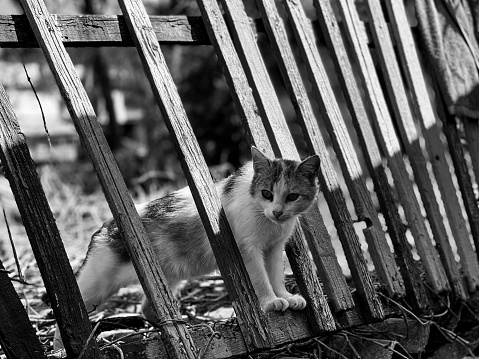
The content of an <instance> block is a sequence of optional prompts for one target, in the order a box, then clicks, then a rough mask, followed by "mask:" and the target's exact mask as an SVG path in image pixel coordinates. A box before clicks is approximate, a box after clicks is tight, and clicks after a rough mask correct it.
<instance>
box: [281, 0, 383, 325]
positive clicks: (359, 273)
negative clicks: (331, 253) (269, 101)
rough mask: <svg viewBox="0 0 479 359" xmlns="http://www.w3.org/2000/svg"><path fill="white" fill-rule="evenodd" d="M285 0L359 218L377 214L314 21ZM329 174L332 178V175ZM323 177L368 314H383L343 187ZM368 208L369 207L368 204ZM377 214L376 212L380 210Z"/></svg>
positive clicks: (340, 235)
mask: <svg viewBox="0 0 479 359" xmlns="http://www.w3.org/2000/svg"><path fill="white" fill-rule="evenodd" d="M283 3H284V4H285V7H286V12H287V14H288V17H289V19H290V21H291V25H292V28H293V33H294V35H295V37H296V42H297V44H298V47H299V50H300V52H301V55H302V58H303V61H304V63H305V66H306V69H307V71H308V74H309V77H310V79H311V83H312V85H313V89H314V91H315V95H316V98H317V99H318V104H319V107H320V111H321V115H322V117H323V118H324V120H325V122H326V126H327V128H328V132H329V134H330V137H331V140H332V142H333V147H334V150H335V152H336V153H337V154H338V159H339V161H340V163H341V168H342V170H343V173H344V175H345V178H346V181H347V184H348V188H349V189H350V191H351V189H353V190H356V191H357V192H356V194H357V196H358V197H356V198H355V199H356V201H355V207H356V212H357V213H358V215H361V216H362V217H360V218H359V219H360V220H364V219H366V218H370V217H369V216H370V215H371V216H372V215H374V212H375V211H373V210H372V211H371V212H369V213H368V215H367V216H365V215H364V214H365V213H366V209H365V208H364V207H365V206H366V203H368V202H371V198H370V196H369V193H367V190H366V186H365V184H364V180H363V179H362V174H361V170H360V168H359V162H358V159H357V157H356V153H355V151H354V147H353V146H352V143H351V139H350V137H349V134H348V132H347V129H346V126H345V124H344V121H343V119H342V117H341V115H340V113H339V108H338V105H337V103H336V100H335V98H334V95H333V91H332V88H331V85H330V84H329V80H328V77H327V75H326V72H325V69H324V67H323V65H322V61H321V59H320V57H319V52H318V49H317V47H316V39H315V37H314V34H313V32H312V28H311V25H310V23H309V22H308V20H307V18H306V15H305V13H304V10H303V8H302V5H301V4H300V3H299V2H297V1H294V0H284V1H283ZM330 178H332V176H331V177H330ZM320 179H321V185H322V187H323V188H328V191H325V193H324V194H325V198H326V200H328V203H330V202H336V203H337V205H336V206H334V207H332V206H331V207H330V210H331V214H332V216H333V219H334V222H335V226H336V229H337V231H338V235H339V238H340V240H341V243H342V245H343V249H344V252H345V254H346V258H347V260H348V263H349V267H350V270H351V274H352V276H353V279H354V283H355V285H356V289H357V290H358V292H359V293H360V295H361V299H362V300H363V305H364V309H366V313H367V314H366V315H367V316H369V317H371V318H382V316H383V310H382V307H381V304H380V302H379V300H378V298H377V294H376V292H375V289H374V286H373V284H372V280H371V277H370V276H369V273H368V270H367V267H366V264H365V260H364V257H363V255H362V252H361V248H360V245H359V240H358V237H357V234H356V232H355V231H354V227H353V226H352V221H351V217H350V215H349V213H348V212H347V210H346V204H345V201H344V198H343V196H342V193H341V189H340V187H339V185H338V184H337V183H328V182H326V181H325V178H323V177H322V176H321V177H320ZM353 200H354V199H353ZM335 208H338V209H339V210H341V212H339V211H336V210H335ZM367 208H369V209H370V207H369V206H368V207H367ZM375 215H376V216H377V214H375Z"/></svg>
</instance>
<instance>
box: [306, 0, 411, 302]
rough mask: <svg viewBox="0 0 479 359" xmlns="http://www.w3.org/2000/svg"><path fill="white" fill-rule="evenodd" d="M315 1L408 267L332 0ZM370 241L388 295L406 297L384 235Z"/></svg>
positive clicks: (381, 199)
mask: <svg viewBox="0 0 479 359" xmlns="http://www.w3.org/2000/svg"><path fill="white" fill-rule="evenodd" d="M313 4H314V6H315V8H316V13H317V15H318V19H319V24H320V26H321V29H322V36H323V37H324V38H325V39H326V43H327V45H328V47H329V49H330V51H331V55H332V57H333V60H334V63H335V66H336V69H337V72H338V73H339V74H340V76H339V81H340V83H341V85H342V88H343V89H344V91H343V93H344V95H345V98H346V101H347V103H348V107H349V109H350V113H351V116H352V119H353V124H354V126H355V128H356V133H357V135H358V139H359V142H360V146H361V149H362V150H363V154H364V159H365V161H366V164H367V166H368V169H369V172H370V175H371V178H372V180H373V183H374V188H375V190H376V193H377V195H378V199H379V202H380V205H381V208H382V209H383V214H384V216H385V219H386V223H387V225H388V229H389V234H390V236H391V241H392V242H393V245H394V247H395V249H396V257H397V259H398V262H399V263H400V265H401V264H402V267H403V268H404V269H406V268H407V265H404V263H406V262H409V263H411V260H412V256H411V253H410V251H404V250H401V248H405V247H407V245H406V244H407V239H406V236H405V230H404V227H403V225H402V221H401V217H400V216H399V213H398V210H397V206H396V203H395V201H394V197H393V194H392V190H391V187H390V186H389V184H388V180H387V176H386V173H385V169H384V166H383V164H382V159H381V155H380V152H379V147H378V145H377V142H376V141H375V137H374V134H373V130H372V127H371V124H370V123H369V119H368V117H367V113H366V109H365V107H364V103H363V99H362V98H361V94H360V91H359V88H358V85H357V82H356V79H355V76H354V73H353V69H352V65H351V62H350V60H349V57H348V54H347V51H346V47H345V45H344V41H343V37H342V35H341V32H340V30H339V24H338V23H337V22H336V18H335V15H334V12H333V9H332V7H331V4H330V2H329V0H314V1H313ZM371 219H372V221H373V227H372V228H371V230H376V231H378V230H381V223H380V222H379V220H378V218H377V217H375V216H373V217H372V218H371ZM381 232H382V230H381ZM368 237H370V236H367V237H366V239H368ZM371 242H373V243H371ZM368 244H369V246H368V248H369V250H370V251H371V256H372V258H373V261H374V264H375V268H376V271H377V272H378V275H379V276H380V279H382V283H383V285H385V286H386V289H387V290H388V293H389V295H390V296H392V297H394V296H398V297H403V296H404V295H405V290H404V283H403V280H402V277H401V274H399V270H398V267H397V266H396V264H395V263H396V262H395V261H394V257H393V255H392V254H391V253H390V249H389V246H388V244H387V242H386V240H385V238H384V235H383V236H381V235H376V236H375V237H373V238H369V242H368ZM377 262H379V263H381V264H382V265H380V266H378V265H377V264H376V263H377ZM402 275H403V276H404V277H406V278H404V280H405V281H411V280H414V279H413V278H411V277H410V276H409V273H408V272H407V271H403V272H402ZM407 277H409V278H407Z"/></svg>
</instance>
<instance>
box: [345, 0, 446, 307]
mask: <svg viewBox="0 0 479 359" xmlns="http://www.w3.org/2000/svg"><path fill="white" fill-rule="evenodd" d="M338 5H339V6H338V9H339V11H340V14H341V17H342V19H343V23H344V26H345V29H346V31H345V33H346V36H347V38H348V40H349V43H350V45H351V50H352V51H351V53H352V56H353V58H354V59H355V60H356V63H357V64H358V69H359V75H360V77H361V80H362V83H363V88H364V90H365V93H366V96H365V98H366V99H367V101H368V105H369V106H370V108H371V111H370V113H371V120H372V124H373V127H374V130H375V135H376V137H377V139H378V141H379V145H380V147H381V150H382V151H383V153H385V154H386V156H387V159H388V168H389V169H390V170H391V173H392V176H393V179H394V185H395V188H396V190H397V192H398V194H399V201H400V203H401V204H402V206H403V207H404V208H405V211H404V213H405V216H406V220H407V222H408V228H409V229H410V230H411V233H412V235H413V237H414V240H415V243H416V245H417V247H418V250H419V253H420V255H421V258H422V263H423V266H424V269H425V271H426V274H427V279H428V281H429V282H430V283H434V284H433V285H434V286H435V288H439V289H441V290H446V289H447V288H448V286H447V282H446V281H445V279H446V278H445V273H444V270H443V268H442V266H441V264H440V261H439V258H438V256H437V253H436V252H435V249H434V248H433V246H432V243H431V240H430V238H429V236H428V235H427V233H428V232H427V228H426V225H425V223H424V218H423V216H422V213H421V208H420V205H419V202H418V199H417V198H416V196H415V194H414V187H413V182H412V181H411V179H410V178H409V173H408V171H407V169H406V166H405V163H404V159H403V157H402V153H401V146H400V144H399V140H398V137H397V135H396V132H395V129H394V124H393V122H392V118H391V115H390V113H389V111H388V105H387V103H386V99H385V97H384V96H385V95H384V93H383V91H382V90H381V84H380V83H379V79H378V75H377V73H376V69H375V66H374V62H373V59H372V56H371V53H370V51H369V48H368V45H367V41H366V34H365V33H364V29H363V27H362V25H361V23H360V20H359V17H358V14H357V12H356V9H355V8H354V7H353V6H351V4H350V3H349V2H347V1H346V0H340V1H339V2H338ZM402 250H404V251H410V248H409V245H408V244H404V247H403V248H402ZM404 258H405V257H404ZM401 268H403V270H406V271H407V272H409V273H410V275H411V276H413V278H411V280H410V281H407V282H406V283H405V284H406V290H407V293H408V301H410V303H411V305H413V306H415V307H417V308H426V307H427V305H428V303H427V298H426V295H425V291H424V288H423V287H422V285H421V280H420V277H419V272H418V267H417V265H416V264H415V263H414V261H412V259H411V258H409V259H408V260H407V261H405V262H404V263H403V264H402V266H401ZM413 293H414V294H413Z"/></svg>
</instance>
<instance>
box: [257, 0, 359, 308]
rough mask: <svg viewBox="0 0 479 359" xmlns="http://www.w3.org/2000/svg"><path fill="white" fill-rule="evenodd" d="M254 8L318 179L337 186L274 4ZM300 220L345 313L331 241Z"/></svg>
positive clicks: (343, 286)
mask: <svg viewBox="0 0 479 359" xmlns="http://www.w3.org/2000/svg"><path fill="white" fill-rule="evenodd" d="M257 4H258V7H259V9H260V11H261V14H262V19H263V23H264V25H265V28H266V31H267V33H268V36H269V39H270V42H271V44H272V47H273V50H274V51H275V54H276V58H277V59H278V64H279V67H280V70H281V74H282V76H283V80H284V82H285V84H286V87H287V89H288V91H289V93H290V96H291V98H292V101H293V104H294V107H295V110H296V113H297V116H298V118H299V119H300V122H301V124H302V126H303V128H304V130H303V133H304V135H305V138H306V140H307V141H308V146H309V149H310V151H311V152H314V153H318V154H319V156H320V157H321V176H323V177H325V178H326V179H325V182H328V183H335V184H338V183H339V181H338V179H337V176H336V172H335V171H334V168H333V165H332V163H331V160H330V158H329V154H328V152H327V149H326V146H325V144H324V141H323V139H322V136H321V133H320V130H319V126H318V124H317V120H316V117H315V116H314V113H313V110H312V108H311V104H310V102H309V100H308V95H307V93H306V89H305V88H304V85H303V83H302V80H301V75H300V73H299V70H298V67H297V65H296V61H295V59H294V56H293V52H292V49H291V46H290V45H289V41H288V37H287V35H286V29H285V26H284V23H283V19H281V17H280V16H279V13H278V10H277V8H276V4H275V2H274V0H258V1H257ZM330 177H331V178H330ZM329 188H330V187H324V186H323V188H322V190H323V191H324V190H329ZM335 204H336V202H332V203H331V204H330V206H334V205H335ZM303 220H304V221H306V222H307V229H306V230H305V231H304V233H305V235H306V238H307V240H308V245H309V248H310V250H311V253H312V255H313V259H314V261H315V264H316V267H317V268H318V270H319V272H320V276H321V278H323V280H324V283H325V288H326V293H327V295H328V296H329V298H331V300H332V302H333V306H334V308H335V310H337V311H339V310H346V309H349V308H352V307H354V301H353V298H352V296H351V293H350V290H349V287H348V285H347V283H346V281H345V278H344V275H343V273H342V270H341V267H340V266H339V263H338V261H337V258H336V255H335V252H334V248H333V247H332V243H331V238H330V236H329V233H327V230H326V228H325V226H324V223H323V222H322V221H318V220H316V219H315V218H312V217H311V218H310V216H308V215H307V216H305V217H304V218H303Z"/></svg>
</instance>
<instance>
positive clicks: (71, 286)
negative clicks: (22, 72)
mask: <svg viewBox="0 0 479 359" xmlns="http://www.w3.org/2000/svg"><path fill="white" fill-rule="evenodd" d="M0 147H1V151H0V158H1V160H2V164H3V166H4V169H5V176H6V178H7V179H8V181H9V182H10V187H11V188H12V192H13V194H14V196H15V200H16V202H17V205H18V208H19V211H20V214H21V216H22V220H23V224H24V226H25V230H26V232H27V235H28V239H29V240H30V244H31V247H32V250H33V253H34V255H35V259H36V261H37V265H38V268H39V269H40V273H41V275H42V278H43V282H44V284H45V288H46V290H47V293H48V295H49V297H50V300H51V305H52V309H53V312H54V314H55V318H56V320H57V323H58V325H59V327H60V330H61V332H62V337H63V340H64V344H65V349H66V351H67V353H68V354H69V355H72V356H75V357H76V356H78V355H79V354H80V353H81V352H82V350H83V348H84V347H85V345H86V343H87V340H88V337H89V335H90V332H91V330H92V328H91V325H90V322H89V320H88V314H87V312H86V309H85V306H84V304H83V301H82V300H81V294H80V290H79V289H78V285H77V283H76V281H75V276H74V275H73V271H72V268H71V266H70V262H69V260H68V257H67V254H66V252H65V248H64V247H63V244H62V240H61V238H60V233H59V231H58V227H57V226H56V224H55V218H54V217H53V214H52V211H51V210H50V207H49V205H48V201H47V198H46V197H45V193H44V192H43V190H42V186H41V184H40V179H39V178H38V175H37V172H36V170H35V164H34V163H33V160H32V158H31V157H30V152H29V150H28V147H27V143H26V140H25V136H24V135H23V133H22V132H21V130H20V127H19V124H18V122H17V119H16V117H15V114H14V112H13V109H12V106H11V104H10V101H9V100H8V98H7V94H6V93H5V89H4V88H3V86H2V85H0ZM2 278H3V280H5V278H4V276H3V275H2ZM1 288H2V292H5V295H7V290H8V286H3V285H2V287H1ZM17 299H18V297H17ZM15 303H16V302H15V300H13V301H12V303H9V309H8V312H9V313H10V311H11V310H15V311H17V310H18V308H15V307H14V306H15ZM2 309H6V308H3V306H2ZM22 309H23V308H22ZM22 315H25V316H26V314H25V313H23V314H22V313H18V320H20V318H22ZM7 317H8V316H7ZM7 317H3V316H2V325H3V324H5V325H7V324H8V321H7V320H6V319H4V318H7ZM12 330H14V329H12ZM11 334H14V332H12V333H10V335H11ZM31 334H32V333H30V332H29V330H26V333H25V339H27V338H30V337H31ZM33 334H35V333H33ZM6 339H7V340H10V339H9V338H8V337H7V338H6ZM18 340H20V338H19V339H18ZM32 340H33V339H32ZM32 343H35V341H33V342H32ZM11 344H12V345H18V344H19V343H18V342H17V343H13V342H12V343H11ZM13 349H14V350H15V351H16V350H18V348H17V347H13ZM24 349H28V350H29V351H30V350H31V348H28V346H27V347H25V348H24ZM35 350H36V349H35ZM85 354H87V355H88V357H97V358H99V357H100V354H99V351H98V348H97V347H96V345H95V342H94V341H93V342H90V343H89V345H88V346H87V349H86V351H85ZM39 356H41V354H39ZM19 357H23V355H20V356H19Z"/></svg>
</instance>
